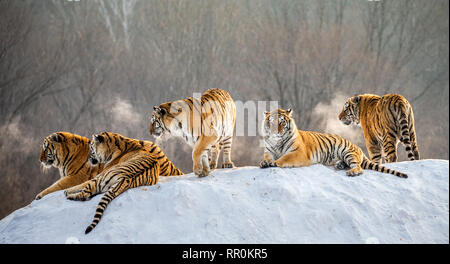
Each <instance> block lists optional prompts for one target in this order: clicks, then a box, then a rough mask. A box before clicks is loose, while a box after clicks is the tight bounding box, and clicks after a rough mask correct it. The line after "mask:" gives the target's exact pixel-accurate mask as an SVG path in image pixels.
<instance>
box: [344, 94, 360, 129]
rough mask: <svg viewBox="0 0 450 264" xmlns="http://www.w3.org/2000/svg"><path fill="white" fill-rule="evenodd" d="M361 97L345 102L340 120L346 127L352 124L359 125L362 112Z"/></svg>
mask: <svg viewBox="0 0 450 264" xmlns="http://www.w3.org/2000/svg"><path fill="white" fill-rule="evenodd" d="M360 102H361V96H359V95H355V96H353V97H351V98H349V99H348V100H347V102H345V104H344V107H343V108H342V111H341V113H340V114H339V120H341V122H342V123H344V125H350V124H351V123H355V124H359V112H360Z"/></svg>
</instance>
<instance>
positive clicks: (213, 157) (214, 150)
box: [208, 144, 219, 170]
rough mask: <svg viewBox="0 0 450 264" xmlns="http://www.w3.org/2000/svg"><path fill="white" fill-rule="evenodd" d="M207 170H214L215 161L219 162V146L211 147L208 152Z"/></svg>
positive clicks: (215, 166)
mask: <svg viewBox="0 0 450 264" xmlns="http://www.w3.org/2000/svg"><path fill="white" fill-rule="evenodd" d="M208 158H209V159H208V161H209V168H210V169H211V170H214V169H216V168H217V161H218V160H219V145H218V144H216V145H213V146H212V147H211V148H210V150H209V155H208Z"/></svg>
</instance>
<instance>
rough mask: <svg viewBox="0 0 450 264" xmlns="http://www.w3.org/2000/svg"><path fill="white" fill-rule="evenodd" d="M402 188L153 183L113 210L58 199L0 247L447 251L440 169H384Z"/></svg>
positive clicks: (274, 175)
mask: <svg viewBox="0 0 450 264" xmlns="http://www.w3.org/2000/svg"><path fill="white" fill-rule="evenodd" d="M386 167H389V168H392V169H396V170H399V171H401V172H405V173H407V174H408V175H409V178H408V179H402V178H398V177H395V176H393V175H389V174H383V173H379V172H374V171H368V170H365V171H364V174H363V175H361V176H358V177H347V176H345V171H335V170H334V169H333V168H332V167H326V166H323V165H314V166H310V167H304V168H293V169H281V168H268V169H259V168H257V167H241V168H235V169H218V170H215V171H213V172H212V173H211V174H210V176H208V177H205V178H198V177H196V176H195V175H193V174H187V175H184V176H181V177H161V178H160V181H159V183H158V184H157V185H155V186H144V187H139V188H135V189H132V190H128V191H126V192H125V193H123V194H122V195H120V196H119V197H118V198H116V199H115V200H113V201H112V202H111V204H110V205H109V206H108V208H107V209H106V211H105V213H104V215H103V218H102V220H101V221H100V223H99V224H98V225H97V227H96V228H95V229H94V230H93V231H92V232H91V233H89V234H87V235H85V234H84V230H85V229H86V227H87V226H88V225H89V224H90V223H91V221H92V219H93V216H94V213H95V209H96V206H97V203H98V202H99V200H100V198H101V196H102V195H97V196H95V197H94V198H92V199H91V200H90V201H86V202H81V201H70V200H67V199H66V198H65V197H64V194H63V192H62V191H59V192H55V193H52V194H50V195H47V196H45V197H44V198H42V199H41V200H37V201H33V202H32V203H31V204H29V205H28V206H26V207H24V208H21V209H18V210H16V211H15V212H13V213H11V214H10V215H9V216H7V217H5V218H4V219H2V220H1V221H0V243H368V244H373V243H449V221H448V220H449V166H448V161H447V160H420V161H408V162H398V163H392V164H387V165H386Z"/></svg>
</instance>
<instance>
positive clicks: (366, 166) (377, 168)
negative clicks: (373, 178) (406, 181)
mask: <svg viewBox="0 0 450 264" xmlns="http://www.w3.org/2000/svg"><path fill="white" fill-rule="evenodd" d="M361 168H363V169H366V170H367V169H368V170H374V171H379V172H383V173H389V174H392V175H395V176H397V177H400V178H408V175H406V174H404V173H402V172H398V171H396V170H391V169H388V168H386V167H384V166H381V165H379V164H377V163H374V162H372V161H370V160H369V159H368V158H367V157H364V159H363V161H362V162H361Z"/></svg>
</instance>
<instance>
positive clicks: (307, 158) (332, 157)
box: [260, 108, 408, 178]
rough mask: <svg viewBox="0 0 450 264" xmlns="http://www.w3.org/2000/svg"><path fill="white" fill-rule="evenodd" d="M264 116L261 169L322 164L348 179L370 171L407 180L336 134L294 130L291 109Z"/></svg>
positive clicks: (272, 112)
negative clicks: (366, 170) (341, 171)
mask: <svg viewBox="0 0 450 264" xmlns="http://www.w3.org/2000/svg"><path fill="white" fill-rule="evenodd" d="M264 114H265V119H264V120H263V129H262V133H263V138H264V146H265V147H264V159H263V160H262V161H261V163H260V167H261V168H267V167H281V168H291V167H302V166H309V165H313V164H324V165H328V166H330V165H334V167H335V169H339V170H342V169H347V171H346V174H347V176H357V175H360V174H362V173H363V169H369V170H375V171H379V172H383V173H389V174H393V175H395V176H398V177H401V178H407V177H408V176H407V175H406V174H404V173H401V172H398V171H395V170H391V169H388V168H386V167H383V166H381V165H378V164H376V163H374V162H372V161H370V160H369V159H368V158H367V157H366V156H365V155H364V153H363V152H362V150H361V149H360V148H359V147H358V146H357V145H355V144H353V143H351V142H350V141H349V140H347V139H345V138H343V137H341V136H339V135H335V134H327V133H319V132H312V131H302V130H299V129H297V125H296V124H295V120H294V118H293V117H292V116H291V115H292V110H291V109H288V110H284V109H281V108H278V109H276V110H273V111H271V112H267V111H265V112H264Z"/></svg>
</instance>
